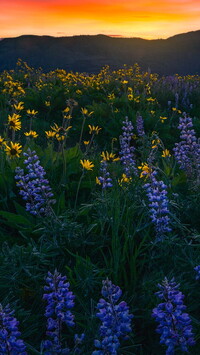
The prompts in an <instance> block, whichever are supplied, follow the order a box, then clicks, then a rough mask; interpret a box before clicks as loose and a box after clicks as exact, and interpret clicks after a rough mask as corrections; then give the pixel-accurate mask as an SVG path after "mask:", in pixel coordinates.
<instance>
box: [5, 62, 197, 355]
mask: <svg viewBox="0 0 200 355" xmlns="http://www.w3.org/2000/svg"><path fill="white" fill-rule="evenodd" d="M199 137H200V77H199V76H198V75H193V76H191V75H188V76H180V75H178V74H175V75H172V76H167V77H161V76H159V75H158V74H156V73H151V72H150V70H149V71H148V72H143V71H142V70H141V69H140V67H139V66H138V65H137V64H134V65H133V66H131V67H128V66H126V65H124V66H123V68H121V69H119V70H115V71H113V70H111V69H110V68H109V67H108V66H105V67H104V68H102V70H101V71H100V72H99V73H98V74H87V73H73V72H66V71H65V70H61V69H57V70H54V71H51V72H48V73H45V72H43V70H42V69H41V68H39V69H34V68H31V67H29V65H28V64H27V63H25V62H23V61H22V60H20V59H19V60H18V62H17V64H16V68H15V70H10V71H3V72H2V73H0V354H9V355H17V354H21V355H25V354H36V355H37V354H38V355H54V354H84V355H87V354H88V355H89V354H91V355H109V354H121V355H128V354H129V355H130V354H132V355H134V354H135V355H162V354H166V355H173V354H177V355H178V354H183V353H189V354H193V355H198V354H200V301H199V300H200V208H199V206H200V138H199Z"/></svg>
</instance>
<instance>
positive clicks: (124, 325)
mask: <svg viewBox="0 0 200 355" xmlns="http://www.w3.org/2000/svg"><path fill="white" fill-rule="evenodd" d="M101 294H102V296H103V297H104V298H101V299H100V300H99V303H98V304H97V308H98V313H97V314H96V316H97V317H98V318H99V319H100V320H101V322H102V325H101V326H100V329H99V334H100V337H101V340H95V342H94V344H95V346H96V348H98V349H99V350H96V351H93V353H92V354H93V355H104V354H112V355H115V354H117V350H118V348H119V347H120V339H127V338H128V336H127V334H128V333H130V332H131V330H132V329H131V320H132V318H133V315H132V314H130V313H129V307H128V306H127V303H126V302H124V301H121V302H120V303H118V301H119V298H120V297H121V295H122V291H121V289H120V288H119V286H115V285H113V284H112V282H111V281H109V280H108V279H107V280H104V281H103V287H102V290H101Z"/></svg>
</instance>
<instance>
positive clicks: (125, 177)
mask: <svg viewBox="0 0 200 355" xmlns="http://www.w3.org/2000/svg"><path fill="white" fill-rule="evenodd" d="M131 181H132V177H128V176H126V174H122V177H121V179H119V180H118V183H119V185H120V186H122V185H123V183H126V184H129V183H130V182H131Z"/></svg>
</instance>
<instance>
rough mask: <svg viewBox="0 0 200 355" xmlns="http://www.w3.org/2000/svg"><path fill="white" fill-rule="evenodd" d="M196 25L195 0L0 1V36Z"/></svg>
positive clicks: (147, 33)
mask: <svg viewBox="0 0 200 355" xmlns="http://www.w3.org/2000/svg"><path fill="white" fill-rule="evenodd" d="M196 30H200V0H154V1H145V0H0V38H5V37H17V36H21V35H30V34H32V35H50V36H55V37H60V36H74V35H96V34H104V35H109V36H119V37H120V36H121V37H141V38H145V39H158V38H168V37H170V36H173V35H175V34H178V33H185V32H189V31H196Z"/></svg>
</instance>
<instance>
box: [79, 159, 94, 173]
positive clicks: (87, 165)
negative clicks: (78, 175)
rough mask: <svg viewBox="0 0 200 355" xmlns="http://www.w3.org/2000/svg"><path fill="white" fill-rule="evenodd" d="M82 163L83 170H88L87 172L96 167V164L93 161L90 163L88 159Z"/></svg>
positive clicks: (81, 161)
mask: <svg viewBox="0 0 200 355" xmlns="http://www.w3.org/2000/svg"><path fill="white" fill-rule="evenodd" d="M80 163H81V165H82V167H83V169H86V170H92V168H93V167H94V164H93V163H92V162H91V161H89V160H88V159H84V160H80Z"/></svg>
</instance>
